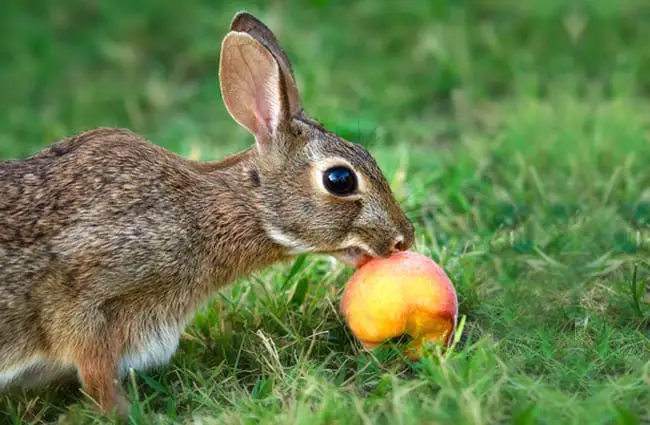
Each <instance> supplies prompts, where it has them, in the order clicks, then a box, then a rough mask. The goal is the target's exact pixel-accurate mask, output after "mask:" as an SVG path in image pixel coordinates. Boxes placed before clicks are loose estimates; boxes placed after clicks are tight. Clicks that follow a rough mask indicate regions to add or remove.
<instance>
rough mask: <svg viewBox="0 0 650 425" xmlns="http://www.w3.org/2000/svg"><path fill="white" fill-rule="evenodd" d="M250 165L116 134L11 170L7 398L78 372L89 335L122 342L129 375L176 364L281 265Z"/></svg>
mask: <svg viewBox="0 0 650 425" xmlns="http://www.w3.org/2000/svg"><path fill="white" fill-rule="evenodd" d="M108 153H110V154H109V155H107V154H108ZM100 158H101V160H100ZM247 163H248V161H246V158H245V156H243V157H242V158H240V160H238V161H237V162H235V163H233V164H227V163H225V164H224V165H222V166H218V165H213V166H209V165H203V164H199V163H194V162H191V161H187V160H184V159H182V158H180V157H178V156H176V155H174V154H172V153H170V152H167V151H166V150H164V149H161V148H159V147H157V146H155V145H153V144H150V143H149V142H147V141H145V140H143V139H142V138H141V137H139V136H137V135H135V134H133V133H130V132H128V131H125V130H111V129H101V130H96V131H90V132H87V133H83V134H80V135H78V136H76V137H74V138H70V139H67V140H65V141H62V142H60V143H58V144H55V145H52V146H51V147H49V148H47V149H45V150H44V151H42V152H41V153H39V154H38V155H36V156H34V157H32V158H29V159H27V160H25V161H12V162H8V163H0V184H2V185H3V187H9V188H11V189H10V191H9V192H8V195H9V196H5V197H3V198H2V199H1V200H0V211H1V212H2V219H1V220H0V224H2V226H1V227H0V270H2V271H3V272H2V278H3V284H2V286H0V311H2V312H3V313H2V315H0V386H3V385H6V384H8V383H10V382H9V381H13V382H12V383H13V384H23V382H20V380H18V381H17V380H16V378H19V377H20V375H21V374H24V372H30V373H26V375H25V377H26V378H30V377H32V376H33V375H34V372H35V371H36V370H38V371H39V375H41V374H42V376H38V380H39V381H42V380H44V378H45V377H47V376H56V377H58V376H59V375H60V374H61V372H65V371H66V369H68V370H72V371H74V368H73V365H74V359H73V353H72V352H71V351H72V349H73V348H72V347H71V345H74V343H75V342H74V338H75V336H76V335H78V334H79V331H80V330H79V329H77V327H78V326H86V327H87V328H88V329H94V331H93V332H92V333H98V334H102V333H103V332H106V331H105V330H104V329H102V328H105V327H106V324H107V323H110V324H111V327H115V328H116V329H119V334H116V335H110V336H109V335H106V337H107V338H108V340H110V341H111V343H114V344H118V345H119V346H121V347H123V349H122V350H121V353H120V354H121V359H120V367H119V369H120V372H121V373H122V374H124V373H126V371H128V368H129V367H134V368H136V369H142V368H144V367H148V366H154V365H159V364H162V363H166V362H167V361H168V359H169V358H170V357H171V355H172V354H173V352H174V351H175V350H176V346H177V344H178V340H179V335H180V332H181V331H182V329H183V327H184V326H185V324H186V322H187V319H188V318H189V315H190V314H191V313H192V312H193V311H194V310H195V309H196V308H197V307H198V305H199V304H201V303H202V302H203V301H205V300H206V299H207V297H208V296H209V295H210V294H211V293H212V292H214V290H216V289H218V287H219V286H220V285H223V284H226V283H228V282H230V281H232V280H233V279H234V278H235V277H236V276H237V275H239V274H241V273H245V272H247V271H248V270H249V269H252V268H258V267H260V266H264V265H266V264H269V263H272V262H274V261H276V260H279V259H280V258H281V257H282V254H281V251H280V249H279V247H278V246H277V245H276V244H274V243H273V242H272V241H271V240H269V239H268V238H267V237H265V236H264V235H265V233H264V231H263V230H262V229H260V228H257V226H255V223H254V221H253V222H252V221H251V217H254V216H255V213H254V211H253V209H254V205H255V204H256V203H255V202H254V200H253V199H251V198H250V197H247V196H246V195H245V194H246V193H250V191H247V190H245V187H246V186H250V185H252V184H254V182H253V181H252V180H251V179H252V177H251V174H250V173H249V172H247ZM25 223H29V225H28V226H25ZM214 235H219V237H218V238H215V237H214ZM89 277H92V278H91V279H89ZM113 324H114V325H113ZM127 324H128V325H127ZM50 358H52V359H53V360H55V361H50V360H49V359H50ZM67 358H69V361H66V360H67ZM21 371H22V372H23V373H21ZM26 384H29V383H28V382H27V383H26Z"/></svg>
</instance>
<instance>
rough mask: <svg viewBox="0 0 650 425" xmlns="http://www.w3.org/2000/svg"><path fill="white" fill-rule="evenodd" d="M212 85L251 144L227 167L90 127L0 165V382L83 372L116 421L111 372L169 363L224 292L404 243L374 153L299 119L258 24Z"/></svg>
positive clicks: (241, 19)
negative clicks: (325, 260) (309, 256)
mask: <svg viewBox="0 0 650 425" xmlns="http://www.w3.org/2000/svg"><path fill="white" fill-rule="evenodd" d="M219 76H220V82H221V89H222V93H223V99H224V103H225V104H226V108H227V109H228V111H229V112H230V114H231V115H232V116H233V118H234V119H235V120H236V121H237V122H238V123H239V124H240V125H241V126H242V127H244V128H245V129H247V130H248V131H249V132H250V133H251V134H252V135H254V136H255V139H256V143H255V147H254V148H250V149H247V150H245V151H242V152H240V153H238V154H235V155H232V156H230V157H229V158H226V159H224V160H223V161H217V162H213V163H203V162H196V161H189V160H186V159H183V158H181V157H179V156H178V155H176V154H174V153H172V152H169V151H167V150H165V149H163V148H161V147H159V146H156V145H154V144H152V143H150V142H149V141H147V140H145V139H144V138H142V137H141V136H138V135H136V134H134V133H132V132H130V131H127V130H118V129H97V130H92V131H87V132H84V133H81V134H78V135H77V136H73V137H69V138H67V139H65V140H62V141H60V142H58V143H56V144H53V145H51V146H50V147H47V148H45V149H43V150H42V151H41V152H40V153H38V154H36V155H34V156H32V157H30V158H27V159H25V160H16V161H8V162H4V163H0V191H1V192H0V388H3V387H7V386H12V385H17V386H22V387H38V386H41V385H44V384H46V383H47V382H50V381H52V380H56V379H59V378H61V379H64V378H68V377H71V378H77V379H78V380H79V381H80V382H81V385H82V388H83V390H84V391H85V392H86V393H87V394H88V395H89V396H90V397H92V398H93V399H95V401H96V402H97V403H98V404H99V406H100V408H101V409H102V410H104V411H108V410H112V409H113V408H114V407H118V408H119V409H120V411H121V412H122V413H124V412H125V409H126V408H127V406H128V404H127V403H126V402H125V400H124V399H123V398H122V397H121V396H120V395H119V385H117V383H118V381H119V378H120V377H124V375H125V374H126V373H127V372H128V370H129V369H130V368H135V369H145V368H148V367H151V366H156V365H160V364H164V363H166V362H167V361H169V359H170V358H171V356H172V355H173V353H174V352H175V351H176V347H177V345H178V341H179V336H180V334H181V332H182V331H183V328H184V327H185V325H186V324H187V323H188V321H189V320H190V319H191V317H192V314H193V313H194V312H195V311H196V310H197V309H198V308H199V307H200V306H201V305H202V304H203V303H205V302H206V301H207V300H208V298H209V297H210V296H211V295H212V294H213V293H214V292H215V291H217V290H218V289H219V288H220V287H222V286H223V285H226V284H228V283H230V282H232V281H233V280H234V279H236V278H237V277H240V276H244V275H246V274H249V273H251V272H253V271H256V270H259V269H261V268H263V267H266V266H268V265H271V264H273V263H276V262H278V261H281V260H283V259H287V258H291V257H292V256H294V255H296V254H299V253H308V252H313V253H326V254H331V255H335V256H337V257H338V258H340V259H342V260H343V261H345V262H347V263H348V264H351V265H355V266H358V265H359V264H361V263H362V262H363V261H365V260H366V259H367V258H368V257H372V256H380V257H385V256H387V255H390V254H391V253H392V252H395V251H397V250H403V249H408V247H409V246H410V245H411V243H412V241H413V226H412V225H411V223H410V222H409V220H408V219H407V218H406V216H405V215H404V213H403V212H402V210H401V209H400V208H399V206H398V204H397V203H396V201H395V199H394V197H393V194H392V192H391V190H390V187H389V185H388V183H387V181H386V179H385V177H384V176H383V174H382V172H381V171H380V169H379V167H378V166H377V164H376V163H375V161H374V160H373V158H372V156H371V155H370V154H369V153H368V152H367V151H366V150H365V149H364V148H363V147H362V146H360V145H357V144H354V143H350V142H347V141H345V140H342V139H341V138H339V137H338V136H336V135H334V134H332V133H331V132H329V131H327V130H326V129H325V128H323V127H322V126H321V125H320V124H319V123H317V122H316V121H314V120H312V119H311V118H309V117H308V116H307V115H306V114H305V112H304V111H303V109H302V107H301V106H300V101H299V96H298V91H297V86H296V84H295V81H294V79H293V72H292V71H291V66H290V64H289V62H288V58H287V57H286V55H285V53H284V52H283V51H282V50H281V49H280V47H279V45H278V44H277V40H276V39H275V37H274V35H273V34H272V33H271V31H270V30H269V29H268V28H267V27H266V26H264V24H262V23H261V22H260V21H258V20H257V19H256V18H255V17H253V16H251V15H249V14H247V13H241V14H238V15H237V16H236V17H235V19H234V20H233V22H232V24H231V31H230V32H229V34H228V35H227V36H226V37H225V38H224V41H223V44H222V49H221V61H220V73H219Z"/></svg>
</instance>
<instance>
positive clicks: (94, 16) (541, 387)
mask: <svg viewBox="0 0 650 425" xmlns="http://www.w3.org/2000/svg"><path fill="white" fill-rule="evenodd" d="M242 9H245V10H248V11H249V12H252V13H253V14H255V15H257V16H258V17H259V18H260V19H262V20H263V21H264V22H265V23H267V25H268V26H269V27H270V28H271V29H272V30H273V31H274V32H275V33H276V35H277V36H278V39H279V41H280V43H281V45H282V46H283V47H284V48H285V50H286V51H287V53H288V55H289V57H290V59H291V61H292V62H293V65H294V70H295V72H296V77H297V80H298V85H299V87H300V90H301V93H302V99H303V104H304V106H305V109H306V110H307V112H308V113H310V114H311V115H313V116H314V117H315V118H317V119H319V120H320V121H322V122H323V123H324V124H325V125H326V126H327V127H329V128H330V129H331V130H333V131H336V132H338V133H339V134H341V135H342V136H343V137H345V138H347V139H349V140H352V141H355V142H359V143H363V144H364V145H366V146H368V147H369V148H370V150H371V152H372V154H373V155H374V156H375V157H376V158H377V160H378V162H379V163H380V165H381V167H382V169H383V170H384V171H385V173H386V175H387V177H388V178H389V180H390V182H391V185H392V186H393V188H394V190H395V192H396V195H397V197H398V198H399V199H400V201H401V202H402V205H403V207H404V209H405V210H406V212H407V214H408V215H409V217H410V218H411V219H412V220H413V221H414V223H415V226H416V231H417V244H416V249H417V250H418V251H421V252H424V253H426V254H427V255H430V256H431V257H432V258H433V259H435V260H436V261H437V262H439V263H440V264H441V265H442V266H443V267H444V268H445V270H446V271H447V272H448V274H449V275H450V277H451V278H452V281H453V282H454V284H455V286H456V288H457V292H458V296H459V302H460V312H461V314H462V315H464V316H465V317H466V318H467V323H466V326H465V328H464V330H463V334H462V337H461V341H460V343H459V345H458V346H457V347H456V348H455V350H454V352H453V353H452V354H451V355H450V356H449V357H446V358H442V359H441V358H438V357H436V356H432V357H430V358H427V359H424V360H423V361H421V362H419V363H416V364H406V365H405V364H404V363H403V362H400V361H398V360H396V359H395V357H394V356H392V357H391V356H390V355H388V354H386V353H383V354H381V353H380V354H379V355H377V357H375V356H374V355H370V354H368V353H365V352H363V351H362V350H360V348H359V346H358V345H356V343H355V341H354V338H352V337H351V336H350V335H349V334H347V333H346V331H345V325H344V323H342V319H341V317H340V315H339V314H338V311H337V309H336V308H337V307H336V306H337V305H338V301H339V297H340V295H341V290H342V287H343V285H344V284H345V281H346V277H347V276H349V273H350V271H349V270H344V269H342V268H341V267H339V266H335V265H332V264H331V263H329V262H326V261H323V260H322V259H318V258H311V257H309V258H307V259H304V261H303V259H300V260H298V261H297V262H296V263H295V264H289V265H284V266H278V267H275V268H271V269H270V270H267V271H264V272H262V273H259V274H257V275H256V276H254V277H252V278H250V279H245V280H244V281H243V282H240V283H239V284H237V285H234V286H233V287H232V288H230V289H226V290H224V291H223V297H222V298H221V297H218V299H217V300H216V301H215V302H214V303H213V304H211V306H210V308H209V309H207V310H206V311H205V312H203V313H201V314H200V315H199V316H198V318H197V320H195V322H194V323H193V324H192V326H191V327H190V328H189V329H188V337H187V338H184V341H183V342H182V343H181V347H180V349H179V352H178V354H177V355H176V356H175V358H174V361H173V363H172V365H170V366H169V367H167V368H162V369H161V370H158V371H154V372H151V373H149V374H144V375H142V376H140V375H138V379H137V380H136V381H134V382H135V384H134V387H135V388H137V391H138V392H139V396H138V397H139V402H137V403H135V406H136V410H137V411H138V412H141V414H142V416H139V418H140V419H139V421H136V423H149V422H146V421H145V419H144V417H146V415H145V413H146V412H151V411H154V412H159V413H161V414H162V417H164V418H166V419H165V420H163V419H160V418H159V419H157V420H158V422H155V423H174V424H176V423H188V422H184V421H187V420H189V419H188V418H190V417H202V418H207V419H205V420H206V421H207V422H206V423H219V424H241V423H277V424H282V425H286V424H289V423H298V424H307V423H309V424H310V425H313V424H318V423H323V424H332V423H339V424H346V423H354V424H361V423H364V424H367V423H372V424H391V425H392V424H401V423H455V424H465V423H467V424H483V423H517V424H538V423H548V424H553V425H556V424H565V423H575V424H585V423H589V424H601V423H602V424H639V423H650V392H649V391H648V385H649V383H650V360H649V359H650V306H649V305H648V304H646V303H644V302H643V298H644V296H645V297H647V298H650V295H646V292H645V291H647V290H648V287H649V286H650V284H648V283H647V282H648V281H650V265H648V259H650V172H649V171H648V164H650V137H649V136H650V99H649V97H648V96H650V48H649V46H648V40H650V3H648V1H647V0H624V1H613V0H583V1H579V0H578V1H559V0H548V1H544V0H530V1H525V2H522V1H514V0H510V1H506V0H503V1H498V0H456V1H454V0H412V1H404V2H397V1H386V0H359V1H350V2H347V1H328V0H309V1H297V0H286V1H243V0H242V1H237V2H234V1H218V0H210V1H208V0H185V1H182V2H181V1H172V0H157V1H154V0H131V1H126V0H125V1H90V0H57V1H45V0H29V1H19V0H3V3H2V6H1V9H0V10H1V12H2V13H0V29H1V30H2V33H1V34H0V158H1V159H9V158H22V157H25V156H28V155H30V154H32V153H34V152H36V151H37V150H38V149H40V148H41V147H43V146H44V145H46V144H48V143H51V142H53V141H55V140H57V139H60V138H63V137H65V136H68V135H71V134H73V133H76V132H80V131H83V130H87V129H90V128H94V127H99V126H115V127H128V128H130V129H132V130H134V131H136V132H140V133H142V134H144V135H145V136H147V137H148V138H149V139H151V140H152V141H153V142H155V143H157V144H160V145H163V146H165V147H167V148H169V149H172V150H173V151H175V152H177V153H179V154H181V155H183V156H188V157H195V158H196V157H201V158H204V159H218V158H221V157H222V156H223V155H225V154H228V153H231V152H234V151H236V150H239V149H241V148H243V147H246V146H248V145H250V144H251V143H252V137H251V136H250V135H249V134H248V133H246V132H245V131H244V130H243V129H241V128H239V127H238V126H237V124H236V123H235V122H234V121H233V120H232V119H231V118H230V117H229V116H228V114H227V112H226V110H225V108H224V106H223V104H222V102H221V98H220V93H219V85H218V79H217V69H218V57H219V49H220V43H221V40H222V38H223V36H224V35H225V33H226V32H227V28H228V24H229V23H230V20H231V19H232V17H233V14H234V13H235V12H236V11H238V10H242ZM1 193H2V192H1V188H0V196H1ZM290 270H291V272H290ZM0 314H1V312H0ZM269 347H270V348H269ZM59 395H60V394H59ZM133 397H135V396H133ZM74 400H75V399H74V398H73V399H72V400H70V398H69V396H68V395H65V394H64V397H63V398H57V397H56V396H54V395H51V394H50V395H46V396H43V398H40V399H39V398H33V397H30V396H24V397H6V398H5V397H3V398H0V419H2V416H1V415H2V414H3V413H6V414H7V415H8V417H9V418H10V419H11V421H12V422H11V423H13V424H23V425H24V424H27V423H29V424H32V423H33V424H36V423H39V424H40V423H41V421H42V420H44V418H45V419H47V420H52V418H54V417H55V416H56V415H57V414H58V413H60V412H62V411H63V412H65V411H67V406H68V405H69V403H68V401H70V402H72V401H74ZM82 417H83V418H86V419H71V422H69V423H75V424H76V423H84V424H85V423H90V422H89V421H90V419H88V418H91V417H92V418H94V417H95V416H93V415H92V413H91V410H89V409H86V410H82ZM93 420H95V419H93ZM210 421H212V422H210ZM0 423H2V424H4V422H0Z"/></svg>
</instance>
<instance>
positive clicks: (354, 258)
mask: <svg viewBox="0 0 650 425" xmlns="http://www.w3.org/2000/svg"><path fill="white" fill-rule="evenodd" d="M331 255H332V256H334V257H335V258H337V259H338V260H339V261H341V262H343V263H345V264H347V265H349V266H350V267H354V268H355V269H358V268H360V267H361V266H363V265H364V264H366V263H367V262H368V261H370V260H372V259H373V258H375V255H373V254H371V253H369V252H368V251H366V250H364V249H361V248H358V247H356V246H353V247H350V248H345V249H341V250H338V251H335V252H332V254H331Z"/></svg>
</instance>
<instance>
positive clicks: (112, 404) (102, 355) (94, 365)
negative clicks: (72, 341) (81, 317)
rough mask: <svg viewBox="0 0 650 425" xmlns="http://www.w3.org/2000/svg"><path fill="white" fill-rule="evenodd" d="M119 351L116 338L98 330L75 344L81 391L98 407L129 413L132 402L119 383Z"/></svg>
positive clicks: (105, 410) (109, 412) (103, 410)
mask: <svg viewBox="0 0 650 425" xmlns="http://www.w3.org/2000/svg"><path fill="white" fill-rule="evenodd" d="M102 336H104V337H103V338H102ZM120 352H121V347H120V345H119V344H117V343H115V339H114V338H110V337H107V335H106V334H105V333H98V334H97V335H93V337H92V338H89V339H85V340H84V341H83V342H82V343H81V344H80V345H77V346H76V347H75V364H76V366H77V371H78V374H79V379H80V381H81V385H82V391H83V392H84V393H85V394H86V395H87V396H88V397H90V398H91V399H92V400H94V402H95V403H97V405H98V407H99V409H100V410H101V411H102V412H104V413H106V414H114V413H116V414H117V415H118V416H126V415H128V412H129V411H130V404H129V402H128V401H127V400H126V397H124V395H123V393H122V391H121V388H120V384H119V358H120Z"/></svg>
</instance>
